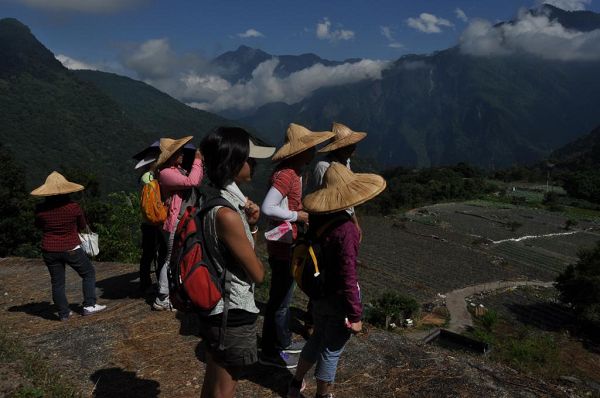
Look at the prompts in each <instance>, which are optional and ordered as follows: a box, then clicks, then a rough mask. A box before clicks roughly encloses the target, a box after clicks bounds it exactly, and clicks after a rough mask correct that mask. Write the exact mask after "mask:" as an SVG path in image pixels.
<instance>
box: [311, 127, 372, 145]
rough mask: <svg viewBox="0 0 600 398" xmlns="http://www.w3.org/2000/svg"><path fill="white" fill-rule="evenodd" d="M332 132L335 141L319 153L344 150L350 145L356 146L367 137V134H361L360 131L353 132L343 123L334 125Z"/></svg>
mask: <svg viewBox="0 0 600 398" xmlns="http://www.w3.org/2000/svg"><path fill="white" fill-rule="evenodd" d="M331 131H333V132H334V133H335V136H334V137H333V140H331V142H330V143H329V144H328V145H327V146H325V147H323V148H321V149H320V150H319V152H331V151H335V150H336V149H339V148H343V147H345V146H348V145H352V144H356V143H357V142H358V141H361V140H362V139H363V138H365V137H366V136H367V133H361V132H358V131H352V130H351V129H350V128H349V127H348V126H344V125H343V124H341V123H335V122H334V123H333V127H332V128H331Z"/></svg>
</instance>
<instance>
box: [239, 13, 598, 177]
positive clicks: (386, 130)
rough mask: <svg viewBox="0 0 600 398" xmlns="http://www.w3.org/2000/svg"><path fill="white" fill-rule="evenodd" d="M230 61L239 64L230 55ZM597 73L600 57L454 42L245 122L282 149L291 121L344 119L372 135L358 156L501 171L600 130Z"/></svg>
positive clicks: (581, 20)
mask: <svg viewBox="0 0 600 398" xmlns="http://www.w3.org/2000/svg"><path fill="white" fill-rule="evenodd" d="M530 12H531V13H534V14H535V15H540V14H543V15H546V16H548V18H549V19H550V20H552V21H557V22H559V23H560V24H561V25H563V26H564V27H565V28H568V29H570V30H572V31H579V32H589V31H592V30H596V29H600V14H597V13H593V12H590V11H574V12H567V11H563V10H561V9H559V8H556V7H553V6H549V5H545V6H543V7H542V8H540V9H536V10H532V11H530ZM507 23H508V24H510V23H514V22H507ZM500 25H501V24H498V25H497V26H496V27H498V26H500ZM238 52H240V51H238ZM249 52H250V51H249V50H248V49H244V51H242V52H241V53H249ZM262 58H263V59H264V58H266V56H265V55H264V54H263V55H262ZM228 62H229V64H234V63H235V60H234V59H233V57H232V55H231V54H230V55H229V56H228ZM241 64H242V63H240V65H241ZM599 70H600V62H599V61H595V60H586V61H562V60H561V61H555V60H548V59H542V58H540V57H537V56H534V55H529V54H524V53H517V54H513V55H506V56H487V57H485V56H474V55H469V54H465V53H464V52H462V51H461V49H460V47H459V46H456V47H453V48H449V49H447V50H444V51H439V52H436V53H434V54H431V55H408V56H404V57H401V58H400V59H398V60H396V61H395V62H393V64H392V65H391V66H390V67H389V68H387V69H386V70H384V71H383V76H382V78H381V79H379V80H368V79H367V80H363V81H360V82H358V83H352V84H345V85H339V86H335V87H327V88H321V89H318V90H316V91H315V92H313V93H312V95H310V96H309V97H307V98H304V99H303V100H301V101H300V102H297V103H294V104H286V103H282V102H279V103H269V104H266V105H264V106H262V107H260V108H259V109H257V110H256V111H255V112H254V113H253V114H252V115H248V116H246V117H244V118H242V119H240V121H241V122H242V123H245V124H248V125H252V126H254V127H255V128H256V129H257V131H260V132H261V133H262V134H263V135H264V136H265V137H268V138H269V139H270V140H272V141H273V142H276V143H280V142H281V140H282V138H283V132H284V129H285V126H287V124H288V123H289V122H292V121H293V122H297V123H301V124H305V125H306V126H308V127H309V128H312V129H314V130H325V129H328V128H330V126H331V123H332V122H333V121H338V122H342V123H346V124H347V125H348V126H350V127H351V128H353V129H355V130H358V131H366V132H367V133H369V136H368V137H367V139H366V140H365V141H364V142H362V143H361V144H360V146H359V148H358V152H359V154H360V155H362V156H367V157H371V158H373V159H376V160H377V161H379V162H380V163H382V164H384V165H403V166H413V167H414V166H434V165H443V164H452V163H456V162H459V161H466V162H469V163H472V164H474V165H477V166H480V167H484V168H488V169H495V168H499V167H505V166H509V165H512V164H515V163H520V164H528V163H533V162H535V161H538V160H540V159H541V158H544V157H546V156H547V155H549V154H550V153H551V152H552V151H553V150H555V149H556V148H559V147H561V146H562V145H565V144H566V143H568V142H570V141H572V140H574V139H576V138H577V137H579V136H581V135H583V134H585V133H586V132H588V131H590V130H591V129H592V128H593V127H595V126H596V125H598V124H599V123H600V112H599V111H598V107H597V105H596V104H598V103H599V102H600V76H598V71H599Z"/></svg>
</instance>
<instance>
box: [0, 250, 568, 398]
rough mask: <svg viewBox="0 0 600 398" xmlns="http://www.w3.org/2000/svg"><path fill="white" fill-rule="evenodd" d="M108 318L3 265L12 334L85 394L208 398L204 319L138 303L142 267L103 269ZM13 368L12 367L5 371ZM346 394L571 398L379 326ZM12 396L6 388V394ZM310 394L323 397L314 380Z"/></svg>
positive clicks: (37, 273) (250, 381)
mask: <svg viewBox="0 0 600 398" xmlns="http://www.w3.org/2000/svg"><path fill="white" fill-rule="evenodd" d="M96 270H97V286H98V296H99V302H100V303H104V304H107V305H108V306H109V308H108V309H107V310H106V311H105V312H103V313H100V314H97V315H94V316H90V317H82V316H79V315H76V316H74V317H73V318H72V319H71V320H69V321H68V322H59V321H58V320H57V319H56V315H55V313H54V311H53V308H52V307H51V306H50V303H49V301H50V282H49V277H48V275H47V271H46V269H45V267H44V266H43V263H42V262H41V260H25V259H18V258H8V259H2V260H0V276H1V278H0V317H1V322H2V325H3V326H4V327H5V328H6V329H7V331H8V333H9V334H10V335H11V336H13V337H15V338H18V339H20V340H21V341H23V342H24V344H25V345H26V346H27V347H28V348H29V349H31V350H32V351H37V352H39V353H41V354H42V355H43V357H44V358H46V359H47V361H48V362H49V363H50V365H51V368H52V369H53V370H54V371H55V372H57V373H58V374H61V375H63V377H64V378H65V379H66V380H70V381H71V382H72V383H73V384H74V385H75V386H76V387H77V388H78V389H79V390H80V391H81V395H82V396H85V397H87V396H95V397H157V396H164V397H193V396H199V391H200V388H201V385H202V377H203V371H204V364H203V362H202V357H203V354H202V346H201V344H200V339H199V338H198V337H196V336H195V335H194V331H195V326H194V325H195V322H196V320H195V319H193V318H191V317H187V316H184V315H182V314H176V313H167V312H152V311H150V309H149V305H148V303H146V302H145V300H144V299H141V298H136V297H133V295H132V293H133V292H135V290H136V288H137V284H136V282H135V278H136V273H135V268H134V266H131V265H123V264H115V263H98V264H96ZM67 279H68V285H67V294H68V296H69V298H70V300H71V302H73V303H77V302H78V301H79V300H80V295H81V292H80V280H79V278H78V277H77V275H75V274H74V273H73V272H69V273H68V275H67ZM73 309H74V310H75V311H78V310H79V308H78V307H77V305H75V304H74V305H73ZM3 370H6V369H3ZM289 377H290V373H289V372H287V371H280V370H276V369H274V368H267V367H261V366H255V367H253V368H251V369H250V370H249V371H248V372H247V374H246V376H245V377H244V379H243V380H242V381H241V382H240V386H239V390H238V396H239V397H277V396H283V394H284V393H285V389H286V386H287V383H288V380H289ZM335 390H336V392H337V396H338V397H375V396H376V397H405V396H422V397H432V396H461V397H480V396H493V397H496V396H497V397H504V396H522V397H531V396H569V395H571V394H570V392H569V390H567V389H566V388H564V387H561V386H556V385H551V384H547V383H544V382H543V381H539V380H535V379H532V378H529V377H527V376H523V375H519V374H517V373H516V372H515V371H513V370H511V369H509V368H504V367H501V366H496V365H490V364H488V363H486V362H485V360H483V359H482V358H478V357H474V356H468V355H462V354H460V355H457V354H453V353H449V352H446V351H443V350H442V349H439V348H437V347H431V346H423V345H420V344H416V343H413V342H408V341H407V340H406V339H405V338H403V337H402V336H399V335H395V334H391V333H387V332H383V331H380V330H376V329H371V330H369V331H368V332H367V333H364V334H362V335H359V336H357V337H355V338H353V339H351V341H350V343H349V345H348V348H347V350H346V352H345V353H344V356H343V358H342V361H341V364H340V367H339V373H338V379H337V383H336V387H335ZM4 391H6V390H4ZM308 394H309V395H307V396H310V395H311V394H314V382H312V381H310V382H309V389H308Z"/></svg>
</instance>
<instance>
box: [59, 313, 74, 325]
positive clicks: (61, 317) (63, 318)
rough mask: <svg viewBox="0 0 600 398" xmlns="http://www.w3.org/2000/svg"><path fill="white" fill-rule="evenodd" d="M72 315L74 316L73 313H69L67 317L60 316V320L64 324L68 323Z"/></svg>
mask: <svg viewBox="0 0 600 398" xmlns="http://www.w3.org/2000/svg"><path fill="white" fill-rule="evenodd" d="M71 315H73V311H69V313H68V314H67V315H63V316H59V317H58V319H60V320H61V321H63V322H64V321H68V320H69V318H71Z"/></svg>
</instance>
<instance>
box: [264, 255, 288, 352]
mask: <svg viewBox="0 0 600 398" xmlns="http://www.w3.org/2000/svg"><path fill="white" fill-rule="evenodd" d="M269 266H270V267H271V287H270V290H269V302H268V303H267V308H266V310H265V320H264V324H263V330H262V340H261V346H262V350H263V353H265V354H267V355H275V354H276V353H277V352H278V351H281V350H283V349H285V348H287V347H288V346H289V345H290V344H291V343H292V332H291V331H290V302H291V301H292V297H293V295H294V278H293V277H292V275H291V273H290V266H289V263H288V261H283V260H276V259H272V258H269Z"/></svg>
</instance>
